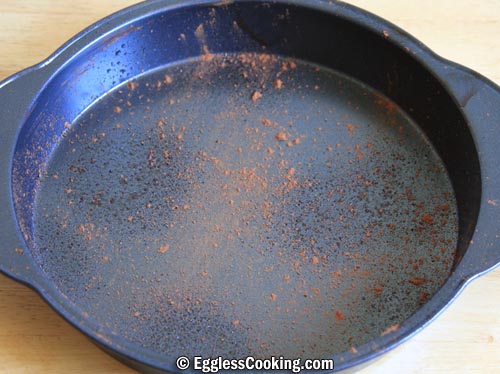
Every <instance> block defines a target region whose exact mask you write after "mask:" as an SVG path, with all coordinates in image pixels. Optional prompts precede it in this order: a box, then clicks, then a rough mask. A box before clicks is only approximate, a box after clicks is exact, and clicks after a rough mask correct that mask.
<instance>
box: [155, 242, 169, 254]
mask: <svg viewBox="0 0 500 374" xmlns="http://www.w3.org/2000/svg"><path fill="white" fill-rule="evenodd" d="M169 249H170V246H169V245H168V244H165V245H162V246H161V247H160V248H158V250H157V252H158V253H165V252H167V251H168V250H169Z"/></svg>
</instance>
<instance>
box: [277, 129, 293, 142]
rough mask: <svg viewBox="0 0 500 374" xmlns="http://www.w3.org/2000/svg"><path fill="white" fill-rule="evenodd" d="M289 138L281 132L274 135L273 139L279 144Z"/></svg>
mask: <svg viewBox="0 0 500 374" xmlns="http://www.w3.org/2000/svg"><path fill="white" fill-rule="evenodd" d="M289 137H290V134H288V133H286V132H282V131H280V132H278V133H276V135H275V136H274V138H275V139H276V140H278V141H280V142H284V141H286V140H287V139H288V138H289Z"/></svg>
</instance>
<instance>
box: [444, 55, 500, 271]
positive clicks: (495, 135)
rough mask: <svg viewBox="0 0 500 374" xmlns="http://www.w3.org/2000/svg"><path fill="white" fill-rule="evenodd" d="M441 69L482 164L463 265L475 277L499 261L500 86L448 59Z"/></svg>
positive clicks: (493, 266)
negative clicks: (474, 221)
mask: <svg viewBox="0 0 500 374" xmlns="http://www.w3.org/2000/svg"><path fill="white" fill-rule="evenodd" d="M440 73H441V74H440V77H442V79H443V80H444V81H445V84H446V85H447V87H448V88H449V89H450V92H451V94H452V95H453V96H454V97H455V99H456V100H457V102H458V103H459V105H460V107H461V110H462V112H463V114H464V115H465V117H466V120H467V123H468V124H469V128H470V130H471V133H472V136H473V138H474V141H475V143H476V148H477V152H478V155H479V163H480V165H481V184H482V192H481V204H480V211H479V217H478V221H477V225H476V230H475V232H474V235H473V237H472V240H471V243H470V245H469V248H468V250H467V251H466V253H465V255H464V258H463V259H462V263H461V265H460V268H462V269H463V270H464V273H463V278H464V279H472V278H475V277H477V276H479V275H482V274H484V273H486V272H488V271H490V270H492V269H494V268H495V267H496V266H498V265H500V87H499V86H497V85H496V84H495V83H493V82H491V81H490V80H488V79H487V78H485V77H483V76H481V75H480V74H478V73H476V72H474V71H472V70H470V69H467V68H465V67H463V66H460V65H457V64H455V63H451V62H448V61H446V62H445V63H444V64H443V63H441V64H440Z"/></svg>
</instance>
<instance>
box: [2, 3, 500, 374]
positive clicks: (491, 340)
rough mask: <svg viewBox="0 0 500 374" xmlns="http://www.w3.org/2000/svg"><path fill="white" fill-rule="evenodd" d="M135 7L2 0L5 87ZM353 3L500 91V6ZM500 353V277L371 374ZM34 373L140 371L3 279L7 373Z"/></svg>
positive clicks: (488, 363) (473, 362)
mask: <svg viewBox="0 0 500 374" xmlns="http://www.w3.org/2000/svg"><path fill="white" fill-rule="evenodd" d="M135 2H136V1H134V0H73V1H67V0H0V79H3V78H5V77H7V76H9V75H10V74H13V73H15V72H17V71H18V70H20V69H22V68H25V67H27V66H29V65H32V64H35V63H37V62H39V61H40V60H42V59H44V58H45V57H47V56H48V55H49V54H50V53H52V52H53V51H54V50H55V49H56V48H57V47H58V46H60V45H61V44H62V43H63V42H65V41H66V40H67V39H69V38H70V37H71V36H73V35H74V34H75V33H77V32H78V31H80V30H81V29H83V28H84V27H86V26H88V25H90V24H91V23H93V22H94V21H97V20H98V19H100V18H102V17H103V16H105V15H107V14H109V13H111V12H114V11H116V10H119V9H121V8H123V7H125V6H128V5H131V4H133V3H135ZM348 2H350V3H353V4H355V5H358V6H360V7H362V8H365V9H367V10H370V11H372V12H373V13H375V14H378V15H380V16H382V17H384V18H386V19H388V20H390V21H392V22H393V23H395V24H397V25H398V26H400V27H402V28H403V29H405V30H407V31H409V32H410V33H411V34H413V35H415V36H416V37H417V38H419V39H420V40H421V41H423V42H424V43H425V44H427V45H428V46H430V47H431V48H432V49H433V50H434V51H436V52H437V53H438V54H440V55H442V56H444V57H446V58H449V59H451V60H454V61H456V62H459V63H461V64H464V65H466V66H468V67H470V68H472V69H475V70H477V71H479V72H481V73H482V74H483V75H485V76H487V77H489V78H490V79H492V80H493V81H495V82H496V83H497V84H500V0H477V1H471V0H434V1H432V0H419V1H417V0H404V1H403V0H400V1H397V2H396V1H393V0H350V1H348ZM499 136H500V134H499ZM499 191H500V186H499ZM499 232H500V228H499ZM499 251H500V248H499ZM499 353H500V269H499V270H497V271H493V272H491V273H489V274H488V275H486V276H484V277H482V278H480V279H478V280H476V281H474V282H473V283H472V284H471V285H470V286H469V287H467V289H466V290H465V291H464V292H463V293H462V294H461V295H460V297H459V298H458V299H457V300H456V302H454V303H453V305H452V306H451V307H450V308H449V309H448V310H446V311H445V313H444V314H443V315H441V316H440V317H439V318H438V319H437V320H436V321H435V322H433V323H432V324H431V325H430V326H429V327H427V328H426V329H425V330H424V331H423V332H421V333H419V334H418V335H417V336H416V337H414V338H413V339H411V340H410V341H409V342H407V343H405V344H403V345H402V346H400V347H399V348H397V349H396V350H394V351H392V352H390V353H389V354H386V355H385V356H384V357H383V358H382V359H381V360H379V361H378V362H376V363H375V364H373V365H371V366H370V367H368V368H366V369H364V370H363V371H362V372H361V373H362V374H382V373H384V374H387V373H410V374H416V373H426V374H445V373H466V374H473V373H474V374H485V373H500V354H499ZM33 373H35V374H49V373H50V374H70V373H72V374H80V373H81V374H83V373H85V374H129V373H134V371H132V370H130V369H128V368H126V367H125V366H123V365H121V364H119V363H118V362H116V361H115V360H113V359H112V358H110V357H108V356H107V355H106V354H104V353H102V352H101V351H100V350H99V349H98V348H96V347H95V346H94V345H93V344H91V343H90V342H89V341H88V340H87V339H86V338H85V337H83V336H82V335H81V334H79V333H78V332H76V330H74V329H73V328H72V327H70V326H69V325H68V324H67V323H66V322H64V321H63V320H62V319H61V318H60V317H59V316H58V315H57V314H56V313H54V312H53V311H52V310H51V309H50V308H49V307H48V306H47V305H46V304H44V302H43V301H42V300H41V299H40V298H39V297H38V296H37V294H36V293H34V292H33V291H31V290H29V289H27V288H25V287H23V286H21V285H18V284H17V283H15V282H13V281H11V280H9V279H7V278H6V277H4V276H1V275H0V374H33Z"/></svg>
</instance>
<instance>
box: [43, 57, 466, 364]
mask: <svg viewBox="0 0 500 374" xmlns="http://www.w3.org/2000/svg"><path fill="white" fill-rule="evenodd" d="M33 219H34V222H33V224H34V237H35V240H34V242H35V246H36V257H37V259H38V261H39V263H40V266H41V267H42V268H43V270H44V272H45V273H46V274H47V275H48V276H49V277H50V278H51V279H52V280H53V281H54V282H55V283H56V284H57V285H58V287H59V289H60V290H61V292H63V293H64V294H65V295H66V296H67V297H68V298H69V300H70V301H72V302H73V303H74V304H75V305H76V307H77V308H79V309H80V310H81V311H82V312H85V313H87V314H88V316H89V318H91V319H92V320H93V321H94V322H95V324H96V326H99V328H100V329H104V331H108V332H109V333H110V334H117V335H119V336H122V337H124V338H125V339H127V340H129V341H131V342H134V343H136V344H138V345H140V346H142V347H145V348H148V349H150V350H152V351H154V352H158V353H160V354H162V355H164V357H165V359H166V360H168V361H172V362H174V360H175V358H176V357H178V356H181V355H185V356H193V355H202V356H205V357H209V356H224V357H225V358H238V357H246V356H248V355H255V356H258V357H269V356H271V355H275V356H280V355H282V356H285V357H287V358H293V357H308V358H314V357H328V356H332V355H334V354H337V353H341V352H344V351H348V350H349V349H351V347H356V346H359V345H360V344H363V343H365V342H368V341H370V340H372V339H373V338H374V337H376V336H379V335H380V334H383V333H384V331H386V330H387V329H388V328H397V325H398V324H399V323H401V322H403V321H404V320H405V319H406V318H408V317H409V316H410V315H411V314H413V313H414V312H415V311H416V310H417V309H418V308H419V307H420V306H421V305H422V303H424V302H425V301H426V300H427V299H428V298H429V297H431V296H432V295H433V294H434V293H435V292H436V291H437V289H438V288H439V287H440V286H441V285H442V284H443V282H444V281H445V280H446V279H447V277H448V275H449V273H450V271H451V268H452V265H453V260H454V255H455V247H456V243H457V230H458V218H457V210H456V202H455V197H454V194H453V189H452V186H451V182H450V180H449V177H448V175H447V173H446V170H445V168H444V165H443V163H442V161H441V160H440V158H439V157H438V155H437V154H436V152H435V151H434V149H433V148H432V146H431V144H430V142H429V141H428V140H427V138H426V137H425V136H424V134H423V132H422V131H421V130H420V129H419V128H418V126H417V125H416V124H415V123H414V122H413V121H412V120H411V119H410V118H409V117H408V115H407V114H406V113H404V112H403V111H402V110H400V109H399V107H397V106H396V105H395V104H394V103H393V102H391V101H390V100H389V99H387V98H386V97H385V96H382V95H381V94H379V93H378V92H376V91H374V90H372V89H370V88H369V87H367V86H365V85H363V84H361V83H360V82H358V81H356V80H353V79H351V78H349V77H347V76H344V75H341V74H339V73H337V72H335V71H332V70H329V69H327V68H325V67H322V66H317V65H314V64H310V63H308V62H304V61H301V60H293V59H289V58H284V57H280V56H275V55H266V54H250V53H249V54H228V55H211V54H206V55H204V56H202V57H201V58H199V59H194V60H188V61H184V62H182V63H178V64H175V65H171V66H167V67H164V68H162V69H159V70H156V71H154V72H149V73H146V74H144V75H142V76H139V77H137V78H136V79H135V80H132V81H130V82H129V83H128V84H125V85H123V86H120V87H118V88H117V89H115V90H114V91H112V92H110V93H109V94H107V95H106V96H105V97H103V98H101V99H99V100H98V101H96V102H95V103H94V104H93V105H92V106H91V107H89V108H88V109H87V110H86V111H85V112H83V113H82V114H81V116H80V117H79V118H78V119H77V120H75V121H74V122H73V123H72V124H71V126H70V128H69V130H68V131H67V132H66V133H65V136H64V137H63V139H62V140H61V142H60V143H59V144H58V146H57V147H56V148H55V150H54V151H53V153H52V155H51V156H50V159H49V160H48V163H47V168H46V175H45V176H44V177H43V179H42V180H41V183H40V186H39V189H38V192H37V197H36V206H35V215H34V218H33ZM96 328H97V327H96Z"/></svg>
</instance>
